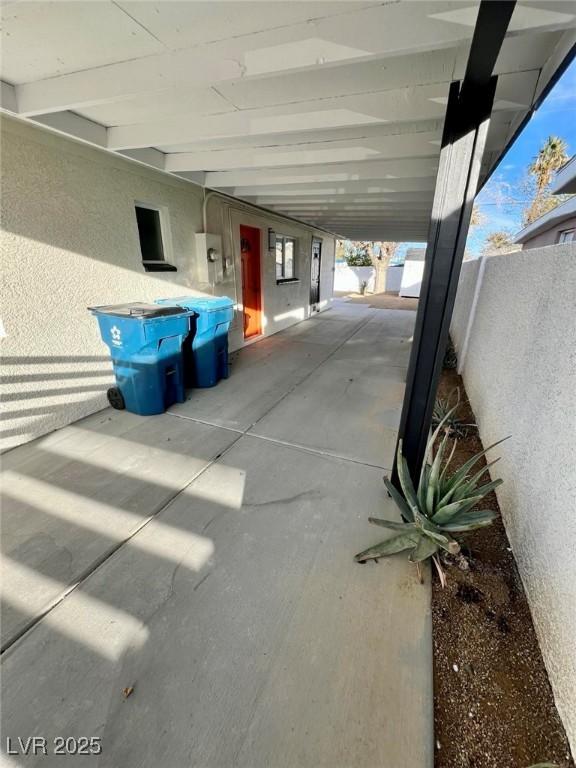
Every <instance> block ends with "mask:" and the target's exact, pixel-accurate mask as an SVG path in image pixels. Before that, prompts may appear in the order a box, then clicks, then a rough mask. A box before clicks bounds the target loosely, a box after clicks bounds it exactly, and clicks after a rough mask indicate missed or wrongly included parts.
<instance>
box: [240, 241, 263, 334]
mask: <svg viewBox="0 0 576 768" xmlns="http://www.w3.org/2000/svg"><path fill="white" fill-rule="evenodd" d="M240 254H241V258H242V304H243V305H244V338H245V339H249V338H251V337H252V336H259V335H260V334H261V333H262V312H261V297H260V230H259V229H255V228H254V227H244V226H241V227H240Z"/></svg>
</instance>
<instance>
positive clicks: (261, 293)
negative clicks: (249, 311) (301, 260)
mask: <svg viewBox="0 0 576 768" xmlns="http://www.w3.org/2000/svg"><path fill="white" fill-rule="evenodd" d="M243 228H245V229H251V230H253V231H254V232H257V233H258V282H259V285H258V312H259V320H260V323H259V330H258V333H254V334H252V335H251V336H246V335H245V327H244V318H245V316H246V315H245V311H244V270H243V268H242V229H243ZM262 237H263V235H262V228H261V227H258V226H255V225H254V224H246V223H244V222H239V224H238V255H239V261H240V264H239V266H240V292H241V296H242V341H243V343H244V344H245V345H246V344H252V343H253V342H254V341H258V339H261V338H262V337H263V335H264V291H263V290H262V282H263V281H262V267H263V264H262V262H263V259H262V255H263V250H262Z"/></svg>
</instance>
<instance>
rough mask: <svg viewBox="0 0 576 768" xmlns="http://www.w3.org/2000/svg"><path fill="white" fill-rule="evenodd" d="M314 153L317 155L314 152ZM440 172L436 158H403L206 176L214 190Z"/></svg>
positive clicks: (402, 176)
mask: <svg viewBox="0 0 576 768" xmlns="http://www.w3.org/2000/svg"><path fill="white" fill-rule="evenodd" d="M311 154H313V152H312V151H311ZM431 154H432V153H431ZM437 171H438V160H437V158H436V157H429V158H411V157H407V158H403V159H401V160H378V159H377V158H374V159H373V160H370V161H369V162H359V163H351V162H347V163H338V164H333V165H329V166H326V165H319V164H316V163H314V164H311V165H307V166H291V167H290V168H287V169H285V170H284V169H280V168H274V169H271V170H265V169H262V168H257V169H256V170H248V171H236V172H234V171H220V172H213V173H207V174H206V184H207V185H208V186H210V187H240V186H258V185H265V184H280V183H288V184H298V183H306V182H314V181H324V182H333V181H357V180H360V179H385V178H387V177H388V178H408V177H411V178H417V177H423V176H435V175H436V173H437Z"/></svg>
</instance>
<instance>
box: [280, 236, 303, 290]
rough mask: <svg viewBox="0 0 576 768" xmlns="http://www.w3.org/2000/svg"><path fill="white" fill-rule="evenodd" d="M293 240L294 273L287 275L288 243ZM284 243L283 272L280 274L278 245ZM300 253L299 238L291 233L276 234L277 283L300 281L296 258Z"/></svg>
mask: <svg viewBox="0 0 576 768" xmlns="http://www.w3.org/2000/svg"><path fill="white" fill-rule="evenodd" d="M287 242H291V243H292V244H293V251H292V253H293V256H292V275H291V277H286V243H287ZM279 244H282V274H281V275H278V261H276V258H277V254H278V245H279ZM297 253H298V240H297V239H296V238H295V237H292V236H291V235H278V234H277V235H276V247H275V248H274V269H275V273H276V284H277V285H279V284H281V283H295V282H297V281H298V278H297V277H296V258H297Z"/></svg>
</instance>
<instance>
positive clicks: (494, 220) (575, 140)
mask: <svg viewBox="0 0 576 768" xmlns="http://www.w3.org/2000/svg"><path fill="white" fill-rule="evenodd" d="M550 135H554V136H560V137H561V138H563V139H564V140H565V141H566V143H567V144H568V155H569V156H570V155H573V154H575V153H576V59H575V60H574V61H573V62H572V64H571V65H570V66H569V67H568V69H567V70H566V71H565V72H564V74H563V75H562V77H561V78H560V79H559V81H558V82H557V83H556V85H555V86H554V88H553V89H552V90H551V91H550V93H549V94H548V96H547V97H546V98H545V100H544V102H543V103H542V105H541V106H540V109H538V110H537V111H536V112H535V113H534V114H533V115H532V118H531V120H530V121H529V122H528V123H527V124H526V126H525V127H524V130H523V131H522V133H521V134H520V136H518V138H517V139H516V141H515V142H514V144H513V145H512V146H511V147H510V149H509V150H508V152H507V153H506V154H505V155H504V157H503V158H502V160H501V161H500V164H499V166H498V167H497V168H496V170H495V171H494V173H493V174H492V176H491V178H490V180H489V181H488V183H487V184H486V186H485V187H484V189H483V190H482V191H481V192H480V194H479V195H478V197H477V200H476V202H477V205H478V207H479V208H480V211H481V212H482V214H483V215H484V217H485V219H486V221H485V223H484V224H482V225H481V226H478V227H475V228H474V229H473V230H471V232H470V234H469V236H468V242H467V247H468V249H469V250H470V251H471V252H472V253H475V254H477V253H479V252H480V250H481V248H482V245H483V243H484V240H485V239H486V235H488V234H489V233H490V232H495V231H501V230H507V231H509V232H511V233H512V234H515V233H517V232H518V231H519V230H520V229H522V211H523V209H524V204H525V200H526V195H525V194H524V190H523V184H522V182H523V180H524V179H525V178H526V171H527V168H528V166H529V165H530V163H531V162H532V159H533V158H534V156H535V155H536V154H537V153H538V150H539V149H540V147H541V146H542V144H543V143H544V141H545V140H546V139H547V138H548V136H550ZM504 198H505V199H504ZM510 198H512V199H513V200H515V201H516V203H517V204H513V203H511V202H510Z"/></svg>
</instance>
